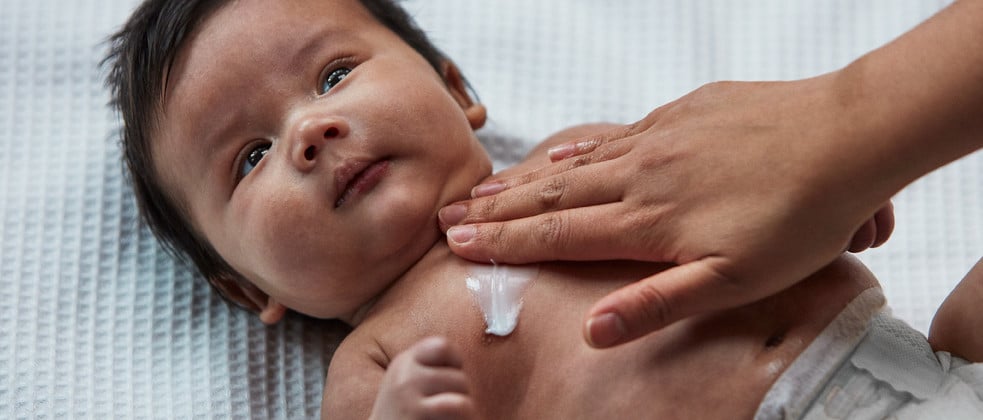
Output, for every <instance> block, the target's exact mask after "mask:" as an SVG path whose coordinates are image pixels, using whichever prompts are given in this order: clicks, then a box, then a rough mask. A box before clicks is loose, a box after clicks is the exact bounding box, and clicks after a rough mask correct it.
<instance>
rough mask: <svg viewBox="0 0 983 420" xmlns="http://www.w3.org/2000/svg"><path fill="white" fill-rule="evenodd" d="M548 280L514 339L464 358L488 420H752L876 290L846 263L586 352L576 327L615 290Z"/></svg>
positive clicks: (487, 341) (855, 265)
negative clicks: (808, 353) (825, 333)
mask: <svg viewBox="0 0 983 420" xmlns="http://www.w3.org/2000/svg"><path fill="white" fill-rule="evenodd" d="M554 274H555V277H554V278H544V279H541V282H540V283H539V284H537V287H538V289H530V293H531V294H532V295H531V296H528V297H527V299H528V300H527V303H526V306H525V308H524V309H523V313H522V316H521V318H520V323H519V327H518V328H517V329H516V331H515V333H514V334H513V335H512V336H510V337H508V338H507V339H494V338H488V337H486V338H484V339H483V340H482V341H481V342H480V343H476V344H475V345H474V346H473V347H472V348H471V349H470V351H469V352H468V353H469V359H473V360H471V361H470V363H469V365H470V366H471V368H470V369H471V370H473V372H472V375H471V376H472V378H474V379H475V380H476V383H475V384H474V385H475V391H476V393H477V394H478V395H476V396H477V397H478V400H479V401H481V402H480V403H479V406H481V408H483V409H484V410H487V411H489V412H490V414H492V417H496V418H537V419H539V418H565V419H566V418H615V417H614V416H619V415H620V416H628V418H728V419H730V418H748V417H751V416H752V415H753V413H754V411H755V409H756V408H757V405H758V403H759V402H760V401H761V399H762V398H763V396H764V394H765V393H766V392H767V390H768V388H769V387H770V386H771V385H772V383H774V381H775V380H776V379H777V378H778V376H779V375H780V374H781V373H782V372H783V371H784V370H785V368H786V367H787V366H788V365H789V364H791V362H792V361H793V360H794V359H795V358H796V357H797V356H798V355H799V353H801V352H802V351H803V350H804V349H805V348H806V347H807V346H808V345H809V343H810V342H811V341H812V340H813V339H814V338H815V337H816V336H817V335H818V334H819V333H820V332H821V331H822V329H823V328H824V327H825V326H826V325H827V324H828V323H829V322H830V321H831V320H832V319H833V318H834V317H835V316H836V315H837V314H838V313H839V311H840V310H842V309H843V308H844V307H845V306H846V305H847V304H848V303H849V302H850V301H851V300H852V299H853V297H855V296H856V295H858V294H859V293H860V292H861V291H863V290H865V289H867V288H869V287H872V286H875V285H876V281H875V280H874V278H873V276H872V275H870V273H869V272H868V271H866V269H864V268H863V266H862V265H860V264H859V262H856V261H855V260H854V259H852V258H850V257H845V258H843V259H841V260H838V261H837V262H835V263H834V264H832V265H831V266H830V267H827V268H826V269H824V270H823V271H821V272H820V273H817V274H816V275H814V276H812V277H810V278H809V279H807V280H805V281H803V282H801V283H799V284H798V285H796V286H793V287H792V288H790V289H788V290H786V291H784V292H782V293H780V294H779V295H776V296H773V297H771V298H768V299H765V300H763V301H760V302H757V303H754V304H751V305H746V306H743V307H739V308H735V309H731V310H726V311H721V312H717V313H712V314H706V315H702V316H698V317H694V318H692V319H687V320H684V321H681V322H678V323H676V324H673V325H671V326H669V327H667V328H665V329H663V330H660V331H658V332H656V333H653V334H651V335H649V336H646V337H644V338H642V339H640V340H637V341H635V342H632V343H629V344H626V345H622V346H619V347H616V348H613V349H607V350H595V349H592V348H590V347H588V346H587V345H586V344H585V342H584V340H583V338H582V335H581V323H582V321H583V317H584V315H585V314H586V311H587V308H588V307H589V306H590V305H591V304H592V303H593V302H594V301H595V300H596V299H597V298H599V297H600V296H602V295H603V294H604V293H606V292H607V291H609V290H613V289H614V288H616V287H618V286H620V285H621V284H622V283H623V282H621V281H618V280H614V281H612V284H603V283H604V282H603V281H602V282H601V283H602V284H594V285H589V284H584V283H580V282H581V280H576V279H573V280H572V281H570V280H571V279H563V278H561V277H562V274H563V273H562V272H561V273H554ZM588 277H589V276H588ZM612 277H618V274H617V273H615V274H613V275H612ZM548 296H553V297H552V300H551V299H546V297H548ZM559 299H564V300H563V301H559Z"/></svg>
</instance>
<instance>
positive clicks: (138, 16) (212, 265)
mask: <svg viewBox="0 0 983 420" xmlns="http://www.w3.org/2000/svg"><path fill="white" fill-rule="evenodd" d="M229 1H230V0H147V1H144V2H143V3H142V4H141V5H140V6H139V7H138V8H137V9H136V10H135V11H134V12H133V15H131V16H130V18H129V20H127V22H126V23H125V24H124V25H123V27H122V28H121V29H120V30H119V31H118V32H116V33H115V34H113V35H112V36H111V37H110V38H109V44H110V50H109V53H108V54H107V56H106V58H105V59H104V60H103V65H108V67H109V71H108V74H107V76H106V85H107V86H108V87H109V88H110V89H111V91H112V99H111V105H112V106H113V107H114V108H116V109H117V110H118V111H119V113H120V114H121V116H122V118H123V127H122V129H121V130H120V131H121V133H120V143H121V147H122V149H123V159H124V161H125V165H126V168H127V172H128V175H129V180H130V183H131V184H132V186H133V191H134V193H135V195H136V200H137V205H138V207H139V211H140V216H141V218H142V219H143V221H144V223H146V224H147V225H148V226H149V227H150V230H151V231H152V232H153V233H154V235H155V236H156V237H157V238H158V240H159V241H160V242H161V243H162V244H163V245H164V248H165V249H166V250H167V251H168V252H170V253H171V254H173V255H174V256H175V257H177V258H180V259H185V260H190V262H191V263H192V264H193V265H194V266H195V267H196V268H197V269H198V271H199V272H200V273H201V274H202V275H203V276H204V277H205V278H206V279H208V280H209V283H210V284H211V285H212V286H213V287H214V288H216V289H217V290H218V291H219V293H220V294H222V296H223V297H226V298H229V296H227V295H226V293H227V292H225V290H224V289H223V287H222V285H218V284H216V283H215V282H214V281H215V280H216V279H219V278H227V279H231V280H233V281H236V282H239V283H240V284H242V282H243V281H244V280H245V279H244V278H243V276H241V275H240V274H239V273H238V272H236V271H235V270H234V269H233V268H232V267H231V266H230V265H229V264H228V263H227V262H226V261H225V259H223V258H222V257H221V256H220V255H219V254H218V252H216V251H215V249H214V248H213V247H212V246H211V244H210V243H209V242H208V241H207V240H205V238H204V236H203V235H201V234H200V233H199V232H197V231H196V230H195V229H194V228H192V225H191V223H190V219H189V215H188V212H187V209H185V208H182V206H181V205H180V204H179V203H177V202H175V200H174V198H173V197H171V196H170V195H168V194H167V192H165V191H164V190H163V188H161V183H160V178H159V177H160V172H159V171H158V169H157V168H156V166H155V165H154V161H153V154H152V148H151V141H152V139H151V133H153V131H154V128H155V125H156V124H157V123H158V122H159V119H160V116H161V113H162V112H163V103H162V101H163V93H164V90H165V89H166V80H165V75H166V74H167V72H168V70H169V69H170V67H171V65H172V63H173V60H174V58H175V56H176V55H177V54H178V52H179V50H180V49H181V47H182V46H183V43H184V40H185V38H186V37H187V36H188V35H189V34H190V33H192V32H193V31H194V30H195V29H196V28H197V27H199V26H200V25H201V23H202V22H203V21H204V20H205V19H206V18H208V17H209V16H210V15H211V14H212V13H214V12H215V11H216V10H217V9H218V8H219V7H221V6H222V5H224V4H226V3H228V2H229ZM359 1H360V2H361V4H362V5H363V6H364V7H365V8H366V9H368V11H369V12H370V13H371V14H372V16H373V17H375V19H377V20H378V21H379V22H380V23H382V24H383V25H385V26H386V27H387V28H389V29H390V30H391V31H393V32H394V33H396V35H398V36H399V37H400V38H402V39H403V41H405V42H406V43H407V44H409V46H410V47H412V48H413V49H414V50H416V51H417V52H418V53H420V55H422V56H423V58H424V59H426V60H427V62H429V63H430V65H431V66H433V68H434V69H435V70H436V71H437V72H438V73H440V72H441V66H442V63H443V62H444V61H445V59H446V58H445V56H444V54H443V53H442V52H440V50H439V49H437V47H435V46H434V45H433V44H432V43H431V42H430V40H429V39H428V38H427V36H426V34H425V33H424V32H423V31H422V30H421V29H420V28H419V27H418V26H417V25H416V23H415V22H414V21H413V19H412V18H411V17H410V16H409V14H407V12H406V11H405V10H404V9H403V8H402V7H401V6H400V5H398V4H396V2H395V0H359ZM229 300H232V301H233V302H234V303H236V304H238V305H240V306H244V307H247V309H251V310H257V309H258V308H256V307H254V306H252V305H250V304H249V303H247V302H239V301H236V300H235V299H229Z"/></svg>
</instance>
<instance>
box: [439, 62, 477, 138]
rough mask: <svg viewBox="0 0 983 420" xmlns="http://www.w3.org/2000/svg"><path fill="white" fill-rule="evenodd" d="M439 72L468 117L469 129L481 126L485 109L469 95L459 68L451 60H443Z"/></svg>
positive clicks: (466, 84)
mask: <svg viewBox="0 0 983 420" xmlns="http://www.w3.org/2000/svg"><path fill="white" fill-rule="evenodd" d="M441 73H442V74H441V76H443V77H444V83H446V84H447V88H448V89H450V91H451V96H453V97H454V99H455V100H457V103H458V105H461V109H463V110H464V115H465V116H466V117H467V118H468V122H470V123H471V129H472V130H477V129H479V128H481V127H483V126H484V125H485V119H486V118H487V111H486V110H485V106H484V105H482V104H480V103H478V101H477V100H476V99H475V98H472V97H471V94H470V93H469V92H468V91H469V89H468V83H467V82H466V81H465V80H464V76H463V75H461V70H460V69H458V68H457V65H455V64H454V63H453V62H451V61H444V62H443V64H441Z"/></svg>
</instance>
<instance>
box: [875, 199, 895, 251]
mask: <svg viewBox="0 0 983 420" xmlns="http://www.w3.org/2000/svg"><path fill="white" fill-rule="evenodd" d="M874 222H875V224H876V225H877V238H876V239H874V243H873V244H871V248H877V247H879V246H881V245H884V243H885V242H887V240H888V238H890V237H891V233H893V232H894V203H892V202H890V201H888V202H887V205H885V206H884V207H881V209H880V210H878V211H877V213H876V214H874Z"/></svg>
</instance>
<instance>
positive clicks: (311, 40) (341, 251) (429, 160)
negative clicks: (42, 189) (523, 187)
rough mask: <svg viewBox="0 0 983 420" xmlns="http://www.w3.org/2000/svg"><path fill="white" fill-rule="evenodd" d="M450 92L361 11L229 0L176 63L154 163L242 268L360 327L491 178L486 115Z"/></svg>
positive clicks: (303, 2) (315, 311) (330, 3)
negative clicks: (357, 320)
mask: <svg viewBox="0 0 983 420" xmlns="http://www.w3.org/2000/svg"><path fill="white" fill-rule="evenodd" d="M449 85H450V87H449ZM449 85H448V84H446V83H445V81H444V79H443V78H442V77H441V75H439V74H438V73H437V72H436V71H435V70H434V69H433V67H432V66H430V65H429V64H428V63H427V61H426V60H425V59H424V58H423V57H421V56H420V55H419V54H418V53H416V51H414V50H413V49H412V48H411V47H409V46H408V45H407V44H406V43H405V42H404V41H402V40H401V39H400V38H399V37H398V36H397V35H395V34H394V33H392V32H391V31H389V30H388V29H387V28H385V27H384V26H383V25H382V24H380V23H378V22H377V21H376V20H375V19H373V17H372V16H371V15H370V14H369V12H368V11H366V10H365V9H364V8H363V7H362V6H361V5H360V4H359V3H358V2H357V1H355V0H293V1H268V0H240V1H236V2H230V4H229V5H227V6H224V7H223V8H221V9H220V10H218V11H217V12H216V13H215V14H214V15H212V16H211V17H210V18H208V20H207V21H206V22H205V23H204V24H203V25H202V26H201V28H200V29H199V30H198V31H197V32H195V33H194V34H192V36H191V37H190V38H189V39H188V41H187V43H186V46H184V47H183V48H182V51H181V53H180V54H179V55H178V57H177V58H176V60H175V63H174V66H173V68H172V69H171V71H170V75H169V76H168V81H167V85H166V90H167V92H166V94H165V98H164V112H163V116H162V118H161V121H160V124H159V126H158V127H157V130H156V132H155V133H154V134H155V136H154V139H155V140H154V141H155V142H154V145H153V153H154V161H155V164H156V165H157V167H158V168H159V172H160V176H161V178H162V179H163V180H164V181H163V183H164V185H163V187H164V188H165V190H166V191H168V192H169V193H170V194H172V196H174V197H175V198H176V199H177V200H178V202H179V203H180V204H183V205H184V207H185V208H186V209H187V211H188V213H189V214H190V216H191V219H192V223H193V225H194V226H195V228H196V229H197V230H198V231H199V232H201V233H202V234H203V235H204V236H205V237H206V239H207V240H208V241H209V242H210V243H211V244H212V246H214V247H215V249H216V250H217V251H218V252H219V254H221V255H222V256H223V257H224V258H225V259H226V260H227V261H228V262H229V263H230V264H231V265H232V267H233V268H235V269H236V270H237V271H239V272H240V273H242V274H243V275H245V276H246V277H247V278H248V279H249V280H250V281H251V282H253V283H254V284H255V285H256V286H257V287H259V288H260V289H261V290H263V291H264V292H266V293H267V294H269V295H270V296H271V297H273V298H275V299H276V300H277V301H279V302H280V303H282V304H284V305H286V306H287V307H289V308H292V309H295V310H297V311H300V312H303V313H306V314H309V315H312V316H316V317H325V318H346V317H349V316H351V314H352V313H353V312H355V311H356V310H357V309H358V308H359V307H360V306H362V305H364V304H365V303H366V302H367V301H369V300H371V298H372V297H374V296H375V295H377V294H378V293H380V292H381V291H382V290H383V289H384V288H385V287H386V286H388V285H389V284H390V282H391V281H392V280H393V279H395V278H397V277H399V275H400V274H402V273H403V272H404V271H405V270H406V269H407V268H409V267H410V266H411V265H412V264H413V263H414V262H415V261H417V259H418V258H420V257H421V256H422V255H423V253H424V252H426V251H427V250H428V249H430V247H431V246H432V245H433V244H434V243H435V241H437V240H438V239H439V231H438V229H437V225H436V214H437V210H438V209H439V208H440V207H441V206H442V205H444V204H446V203H449V202H451V201H454V200H457V199H460V198H462V196H464V195H466V194H467V192H468V191H469V190H470V188H471V186H473V185H474V184H475V183H476V182H478V181H479V180H480V179H481V178H483V177H484V176H486V175H488V174H489V173H490V171H491V165H490V162H489V160H488V158H487V156H486V154H485V153H484V151H483V150H482V149H481V146H480V145H479V143H478V142H477V139H476V138H475V136H474V132H473V128H477V127H478V126H480V125H481V124H483V122H484V114H483V109H480V105H472V104H469V103H468V102H467V100H466V99H462V96H461V95H462V94H463V92H461V90H462V89H460V88H459V86H460V83H457V84H455V83H450V84H449ZM455 85H457V86H458V88H455V87H454V86H455Z"/></svg>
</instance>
